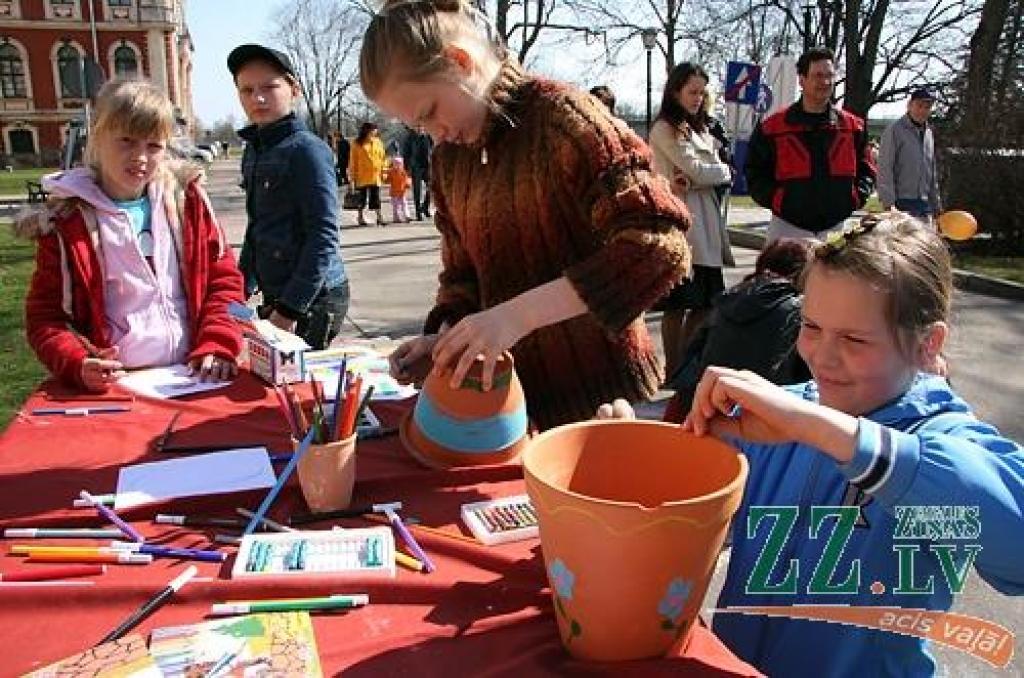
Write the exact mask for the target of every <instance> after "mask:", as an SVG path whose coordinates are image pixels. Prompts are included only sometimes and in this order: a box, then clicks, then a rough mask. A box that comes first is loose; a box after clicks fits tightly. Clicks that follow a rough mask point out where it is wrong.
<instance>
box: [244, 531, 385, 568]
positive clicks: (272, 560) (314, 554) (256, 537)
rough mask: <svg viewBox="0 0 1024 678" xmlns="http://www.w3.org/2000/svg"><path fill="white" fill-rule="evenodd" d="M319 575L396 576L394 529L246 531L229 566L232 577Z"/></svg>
mask: <svg viewBox="0 0 1024 678" xmlns="http://www.w3.org/2000/svg"><path fill="white" fill-rule="evenodd" d="M317 576H329V577H339V576H353V577H374V576H376V577H394V576H395V539H394V537H393V536H392V535H391V528H388V527H369V528H361V529H353V530H331V531H315V530H311V531H305V532H276V533H273V534H247V535H246V536H245V537H243V538H242V544H241V546H239V548H238V555H237V556H236V557H235V565H234V567H233V568H232V570H231V577H232V578H246V577H317Z"/></svg>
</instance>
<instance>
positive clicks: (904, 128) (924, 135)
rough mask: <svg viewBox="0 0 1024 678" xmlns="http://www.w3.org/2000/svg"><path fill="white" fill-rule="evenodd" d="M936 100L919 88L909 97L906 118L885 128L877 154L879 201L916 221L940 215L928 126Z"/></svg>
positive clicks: (930, 135)
mask: <svg viewBox="0 0 1024 678" xmlns="http://www.w3.org/2000/svg"><path fill="white" fill-rule="evenodd" d="M934 103H935V96H934V95H933V94H932V93H931V92H930V91H929V90H927V89H925V88H923V87H920V88H918V89H915V90H914V91H913V93H911V95H910V101H909V102H908V103H907V114H906V115H904V116H903V117H902V118H900V119H899V120H897V121H896V122H894V123H892V124H891V125H889V127H887V128H886V130H885V133H884V134H882V144H881V147H880V148H879V151H878V199H879V200H881V201H882V206H883V207H885V208H886V209H889V208H892V207H895V208H896V209H898V210H901V211H903V212H907V213H908V214H912V215H914V216H915V217H921V218H925V219H927V218H929V217H935V216H938V214H939V212H941V211H942V203H941V201H940V199H939V183H938V176H937V173H936V171H935V137H934V136H933V134H932V128H931V126H930V125H929V124H928V116H929V115H931V112H932V105H933V104H934Z"/></svg>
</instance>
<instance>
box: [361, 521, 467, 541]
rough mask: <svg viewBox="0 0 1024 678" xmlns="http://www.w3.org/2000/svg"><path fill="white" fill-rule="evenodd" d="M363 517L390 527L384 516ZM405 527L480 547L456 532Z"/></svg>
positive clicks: (431, 528)
mask: <svg viewBox="0 0 1024 678" xmlns="http://www.w3.org/2000/svg"><path fill="white" fill-rule="evenodd" d="M363 517H364V518H366V519H367V520H370V521H373V522H375V523H382V524H384V525H390V524H391V521H390V520H388V519H387V518H385V517H384V516H378V515H369V516H363ZM406 527H407V528H409V529H410V530H412V531H414V532H422V533H424V534H428V535H434V536H437V537H446V538H448V539H454V540H456V541H464V542H466V543H468V544H473V545H474V546H479V545H480V542H479V541H478V540H476V539H473V538H472V537H467V536H465V535H463V534H458V533H457V532H449V531H448V530H439V529H438V528H436V527H427V526H426V525H419V524H409V523H406Z"/></svg>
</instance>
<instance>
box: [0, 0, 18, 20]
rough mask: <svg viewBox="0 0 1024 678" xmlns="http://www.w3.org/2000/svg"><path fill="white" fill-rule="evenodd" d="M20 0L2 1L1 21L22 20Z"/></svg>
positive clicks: (0, 6) (0, 5)
mask: <svg viewBox="0 0 1024 678" xmlns="http://www.w3.org/2000/svg"><path fill="white" fill-rule="evenodd" d="M20 18H21V1H20V0H0V19H20Z"/></svg>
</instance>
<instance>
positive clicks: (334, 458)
mask: <svg viewBox="0 0 1024 678" xmlns="http://www.w3.org/2000/svg"><path fill="white" fill-rule="evenodd" d="M356 437H357V436H356V435H355V434H353V435H350V436H349V437H348V438H345V439H344V440H336V441H334V442H331V443H326V444H323V445H310V446H309V449H308V450H307V451H306V454H304V455H303V456H302V459H299V463H298V465H297V467H296V471H297V473H298V476H299V486H300V487H301V488H302V496H303V497H305V498H306V504H307V505H308V506H309V510H310V511H312V512H313V513H324V512H325V511H337V510H338V509H344V508H348V505H349V504H350V503H352V488H353V486H354V485H355V482H356ZM292 444H293V446H294V448H295V449H298V447H299V441H297V440H293V441H292Z"/></svg>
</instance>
